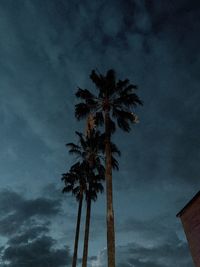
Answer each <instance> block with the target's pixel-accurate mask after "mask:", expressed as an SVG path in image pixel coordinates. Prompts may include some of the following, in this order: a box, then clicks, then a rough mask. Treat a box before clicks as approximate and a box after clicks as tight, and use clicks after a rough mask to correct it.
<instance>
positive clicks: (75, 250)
mask: <svg viewBox="0 0 200 267" xmlns="http://www.w3.org/2000/svg"><path fill="white" fill-rule="evenodd" d="M82 204H83V193H82V192H81V195H80V200H79V207H78V216H77V224H76V235H75V242H74V255H73V259H72V267H76V262H77V252H78V240H79V232H80V222H81V211H82Z"/></svg>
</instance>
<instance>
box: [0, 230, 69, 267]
mask: <svg viewBox="0 0 200 267" xmlns="http://www.w3.org/2000/svg"><path fill="white" fill-rule="evenodd" d="M32 230H33V229H32ZM26 234H27V235H28V236H29V239H28V241H27V240H24V239H23V238H21V240H20V242H19V243H17V244H15V241H16V240H15V241H14V242H13V240H10V242H9V246H8V247H6V248H5V250H4V253H3V257H2V260H3V262H6V263H7V264H6V265H5V266H9V267H12V266H13V267H14V266H15V267H18V266H22V265H25V266H27V267H31V266H38V267H40V266H41V267H42V266H49V267H54V266H58V267H61V266H62V267H63V266H66V265H69V264H70V262H71V255H70V253H69V249H68V248H62V249H59V248H54V244H55V240H54V239H53V238H51V237H50V236H47V235H42V236H40V237H38V236H37V235H36V236H34V239H33V236H31V235H30V230H29V233H24V234H23V235H26ZM18 240H19V239H18Z"/></svg>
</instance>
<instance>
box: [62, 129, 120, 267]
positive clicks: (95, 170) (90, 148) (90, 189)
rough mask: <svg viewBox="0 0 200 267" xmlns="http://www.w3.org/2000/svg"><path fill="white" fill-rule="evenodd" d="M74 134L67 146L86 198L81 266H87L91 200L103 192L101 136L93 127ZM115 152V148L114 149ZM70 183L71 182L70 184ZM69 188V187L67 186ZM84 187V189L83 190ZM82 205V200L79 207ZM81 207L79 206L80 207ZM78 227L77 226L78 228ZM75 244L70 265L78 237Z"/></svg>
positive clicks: (103, 175)
mask: <svg viewBox="0 0 200 267" xmlns="http://www.w3.org/2000/svg"><path fill="white" fill-rule="evenodd" d="M76 135H77V136H78V138H79V142H78V144H74V143H68V144H67V147H68V148H69V153H70V154H74V155H75V156H76V158H77V160H79V161H78V163H77V166H78V171H77V172H78V174H79V181H80V182H81V183H82V181H84V183H83V185H81V187H80V188H82V198H81V201H82V199H83V194H84V195H85V199H86V204H87V208H86V221H85V237H84V249H83V260H82V266H83V267H86V266H87V256H88V241H89V227H90V214H91V201H92V200H93V201H95V200H96V199H97V194H98V193H99V192H101V193H102V192H103V185H102V181H103V180H105V169H104V166H103V164H102V160H103V155H102V150H103V144H102V140H103V137H102V135H101V134H100V132H99V131H95V130H94V129H91V130H90V133H89V135H87V136H84V135H83V134H82V133H80V132H76ZM116 153H117V149H116ZM70 185H71V184H70ZM69 189H70V190H71V187H70V188H69ZM83 189H84V190H83ZM80 205H82V202H81V204H80V202H79V207H80ZM80 209H81V208H80ZM78 214H79V213H78ZM79 217H80V216H79V215H78V219H77V229H79V228H80V222H79ZM78 227H79V228H78ZM78 231H79V230H77V231H76V233H77V234H76V236H78ZM75 240H76V241H75V246H74V257H73V264H72V267H75V266H76V259H77V249H78V237H77V238H75Z"/></svg>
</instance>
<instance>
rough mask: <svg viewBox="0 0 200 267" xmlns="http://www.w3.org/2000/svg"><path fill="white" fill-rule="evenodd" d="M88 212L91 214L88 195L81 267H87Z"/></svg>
mask: <svg viewBox="0 0 200 267" xmlns="http://www.w3.org/2000/svg"><path fill="white" fill-rule="evenodd" d="M90 214H91V198H90V196H89V197H88V199H87V211H86V221H85V238H84V249H83V259H82V267H87V257H88V241H89V231H90Z"/></svg>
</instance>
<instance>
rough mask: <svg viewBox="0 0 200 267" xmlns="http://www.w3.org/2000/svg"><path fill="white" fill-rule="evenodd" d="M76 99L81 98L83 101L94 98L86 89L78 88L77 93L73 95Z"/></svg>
mask: <svg viewBox="0 0 200 267" xmlns="http://www.w3.org/2000/svg"><path fill="white" fill-rule="evenodd" d="M75 95H76V97H77V98H81V99H84V100H88V99H94V98H95V96H94V95H93V94H92V93H91V92H90V91H89V90H88V89H81V88H78V91H77V92H76V93H75Z"/></svg>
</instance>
